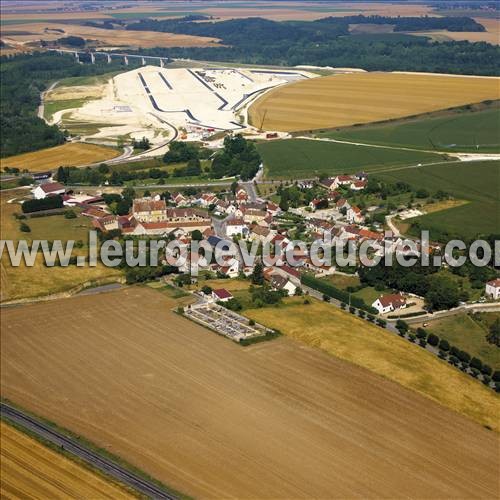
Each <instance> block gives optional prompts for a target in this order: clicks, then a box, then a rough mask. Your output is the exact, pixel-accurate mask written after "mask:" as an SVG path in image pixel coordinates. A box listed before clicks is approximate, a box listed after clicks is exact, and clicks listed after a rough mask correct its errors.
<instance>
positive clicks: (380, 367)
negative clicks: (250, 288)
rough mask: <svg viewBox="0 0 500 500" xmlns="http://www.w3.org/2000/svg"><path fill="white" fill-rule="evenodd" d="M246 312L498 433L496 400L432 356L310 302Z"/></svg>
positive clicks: (498, 405)
mask: <svg viewBox="0 0 500 500" xmlns="http://www.w3.org/2000/svg"><path fill="white" fill-rule="evenodd" d="M311 300H312V303H311V304H309V305H303V304H302V303H301V301H300V300H297V299H293V298H291V299H287V301H288V304H289V305H288V306H287V307H283V308H278V309H277V308H263V309H254V310H250V311H247V312H245V315H247V316H248V317H250V318H253V319H254V320H256V321H258V322H259V323H262V324H264V325H266V326H269V327H271V328H277V329H278V330H280V331H281V332H282V333H283V334H285V335H287V336H289V337H291V338H293V339H296V340H300V341H302V342H304V343H306V344H307V345H310V346H314V347H319V348H320V349H322V350H324V351H326V352H328V353H329V354H332V355H334V356H336V357H337V358H340V359H343V360H346V361H349V362H352V363H355V364H356V365H359V366H362V367H363V368H367V369H369V370H370V371H372V372H374V373H377V374H379V375H381V376H383V377H385V378H387V379H389V380H393V381H395V382H397V383H399V384H401V385H403V386H404V387H407V388H408V389H411V390H413V391H417V392H419V393H420V394H423V395H424V396H426V397H429V398H431V399H433V400H434V401H437V402H438V403H441V404H442V405H444V406H447V407H448V408H451V409H452V410H454V411H456V412H458V413H461V414H463V415H466V416H467V417H469V418H471V419H473V420H475V421H476V422H478V423H480V424H483V425H488V426H490V427H491V428H493V429H495V430H496V431H500V422H499V421H498V415H499V414H500V399H499V397H498V396H497V395H495V393H493V391H491V390H490V389H486V388H485V387H484V386H483V385H482V384H481V383H480V382H478V381H477V380H474V379H472V378H471V377H469V376H467V375H465V374H463V373H462V372H460V371H458V370H456V369H454V368H451V367H450V366H448V365H447V364H446V363H444V362H443V361H441V360H439V359H437V358H436V357H435V356H434V355H433V354H431V353H429V352H427V351H424V350H423V349H421V348H420V347H417V346H415V345H413V344H410V343H409V342H408V341H407V340H404V339H401V338H400V337H398V336H396V335H394V334H392V333H389V332H387V331H384V330H383V329H382V328H379V327H376V326H374V325H371V324H370V323H368V322H367V321H365V320H361V319H359V318H357V317H355V316H353V315H351V314H349V313H345V312H343V311H340V310H339V309H337V308H335V307H333V306H331V305H328V304H324V303H322V302H319V301H317V300H314V299H311Z"/></svg>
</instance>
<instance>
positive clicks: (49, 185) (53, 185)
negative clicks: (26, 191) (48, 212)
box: [32, 182, 66, 200]
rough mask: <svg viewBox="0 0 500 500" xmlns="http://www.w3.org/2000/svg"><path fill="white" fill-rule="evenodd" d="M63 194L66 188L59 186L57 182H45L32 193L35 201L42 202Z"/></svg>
mask: <svg viewBox="0 0 500 500" xmlns="http://www.w3.org/2000/svg"><path fill="white" fill-rule="evenodd" d="M65 192H66V188H65V187H64V186H63V185H62V184H59V182H46V183H45V184H40V185H39V186H37V187H36V188H35V189H33V191H32V193H33V196H34V197H35V199H36V200H43V199H44V198H47V196H57V195H58V194H64V193H65Z"/></svg>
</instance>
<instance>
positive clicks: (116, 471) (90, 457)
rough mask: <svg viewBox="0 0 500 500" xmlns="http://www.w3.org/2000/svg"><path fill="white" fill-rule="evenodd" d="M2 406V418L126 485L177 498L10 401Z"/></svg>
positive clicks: (150, 496) (161, 495)
mask: <svg viewBox="0 0 500 500" xmlns="http://www.w3.org/2000/svg"><path fill="white" fill-rule="evenodd" d="M0 409H1V414H2V417H5V418H7V419H8V420H10V421H12V422H14V423H15V424H18V425H19V426H21V427H23V428H24V429H26V430H28V431H30V432H32V433H34V434H36V435H37V436H39V437H40V438H43V439H45V440H47V441H50V442H51V443H52V444H54V445H56V446H59V447H60V448H61V449H64V450H65V451H66V452H68V453H71V454H72V455H75V456H77V457H78V458H79V459H81V460H83V461H84V462H86V463H87V464H89V465H92V466H93V467H95V468H96V469H99V470H100V471H102V472H104V473H105V474H107V475H109V476H112V477H113V478H115V479H117V480H119V481H121V482H122V483H124V484H126V485H127V486H130V487H132V488H134V489H135V490H137V491H138V492H140V493H142V494H143V495H146V496H147V497H149V498H155V499H156V498H159V499H167V500H174V499H176V498H177V497H175V496H174V495H172V494H171V493H168V492H166V491H164V490H163V489H161V488H160V487H158V486H156V485H155V484H153V483H151V482H150V481H147V480H145V479H143V478H141V477H139V476H137V475H136V474H134V473H132V472H129V471H128V470H127V469H125V468H123V467H122V466H121V465H119V464H117V463H116V462H114V461H112V460H110V459H108V458H104V457H102V456H101V455H99V454H98V453H96V452H95V451H94V450H92V449H90V448H88V447H86V446H84V445H82V444H81V443H80V442H78V440H76V439H73V438H70V437H68V436H65V435H64V434H62V433H60V432H58V431H56V430H54V429H53V428H52V427H49V426H48V425H46V424H44V423H43V422H41V421H40V420H38V419H36V418H34V417H32V416H30V415H27V414H26V413H24V412H22V411H20V410H18V409H17V408H14V407H12V406H10V405H8V404H7V403H1V406H0Z"/></svg>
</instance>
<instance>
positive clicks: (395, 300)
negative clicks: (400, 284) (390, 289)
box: [375, 293, 406, 309]
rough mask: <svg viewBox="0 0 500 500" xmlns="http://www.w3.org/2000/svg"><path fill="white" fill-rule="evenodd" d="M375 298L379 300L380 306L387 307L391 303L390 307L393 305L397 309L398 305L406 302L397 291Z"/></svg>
mask: <svg viewBox="0 0 500 500" xmlns="http://www.w3.org/2000/svg"><path fill="white" fill-rule="evenodd" d="M377 300H378V301H379V302H380V304H381V305H382V307H389V306H390V305H391V304H392V307H394V309H397V308H398V307H401V306H402V305H404V304H406V299H405V298H404V297H403V296H402V295H401V294H399V293H393V294H390V295H381V296H380V297H379V298H378V299H377ZM375 302H376V301H375Z"/></svg>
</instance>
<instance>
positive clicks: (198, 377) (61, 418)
mask: <svg viewBox="0 0 500 500" xmlns="http://www.w3.org/2000/svg"><path fill="white" fill-rule="evenodd" d="M175 306H176V302H175V301H173V300H170V299H168V298H167V297H165V295H164V294H161V293H158V292H157V291H154V290H151V289H149V288H148V287H130V288H127V289H124V290H121V291H118V292H110V293H105V294H101V295H99V296H97V295H96V296H80V297H74V298H71V299H65V300H60V301H51V302H47V303H44V304H35V305H30V306H22V307H16V308H9V309H6V310H4V311H3V314H2V317H1V321H2V323H1V326H2V328H1V341H2V352H1V356H2V358H1V361H2V371H1V377H2V378H1V388H2V389H1V390H2V396H4V397H6V398H8V399H10V400H11V401H13V402H16V403H18V404H20V405H22V406H24V407H26V408H27V409H29V410H31V411H33V412H35V413H37V414H39V415H41V416H44V417H46V418H48V419H51V420H55V421H56V422H57V423H59V424H60V425H62V426H64V427H66V428H68V429H70V430H72V431H73V432H76V433H77V434H79V435H82V436H85V437H86V438H88V439H90V440H91V441H93V442H94V443H95V444H96V445H100V446H102V447H104V448H106V449H108V450H109V451H111V452H113V453H115V454H117V455H119V456H121V457H122V458H123V459H125V460H126V461H127V462H129V463H131V464H132V465H135V466H138V467H139V468H141V469H143V470H144V471H145V472H147V473H149V474H150V475H152V476H153V477H156V478H157V479H159V480H161V481H163V482H164V483H166V484H168V485H170V486H171V487H173V488H175V489H177V490H180V491H183V492H184V493H186V494H189V495H192V496H193V497H199V498H222V497H224V498H243V497H245V498H330V497H331V495H332V491H334V492H335V495H336V497H338V498H359V497H363V498H381V497H389V496H393V497H394V496H397V497H400V498H404V497H406V498H409V497H411V498H426V499H430V498H472V497H483V498H487V497H489V498H495V497H497V496H498V493H499V491H498V481H497V471H498V466H499V457H498V453H497V452H498V442H497V435H496V434H495V433H493V432H492V431H488V430H486V429H484V428H483V427H481V426H479V425H477V424H476V423H475V422H472V421H471V420H469V419H467V418H464V417H463V416H461V415H458V414H456V413H454V412H451V411H449V410H447V409H446V408H444V407H442V406H441V405H438V404H436V403H435V402H434V401H431V400H430V399H428V398H424V397H422V396H420V395H419V394H417V393H415V392H412V391H408V390H406V389H405V388H403V387H401V386H400V385H398V384H395V383H393V382H392V381H390V380H387V379H385V378H383V377H380V376H378V375H376V374H373V373H371V372H369V371H368V370H364V369H362V368H360V367H358V366H356V365H354V364H352V363H348V362H345V361H343V360H340V359H338V358H336V357H334V356H330V355H328V354H326V353H324V352H322V351H321V350H319V349H315V348H312V347H309V346H306V345H304V344H301V343H298V342H295V341H294V340H292V339H288V338H286V337H281V338H279V339H276V340H273V341H271V342H265V343H261V344H256V345H254V346H250V347H245V348H244V347H241V346H238V345H236V344H235V343H233V342H231V341H230V340H228V339H225V338H222V337H220V336H218V335H216V334H214V333H213V332H210V331H208V330H206V329H204V328H202V327H201V326H199V325H197V324H195V323H193V322H191V321H189V320H187V319H185V318H183V317H181V316H179V315H177V314H175V313H173V312H172V311H171V308H173V307H175ZM269 311H270V312H271V313H273V312H275V310H274V309H270V310H269ZM62 403H63V404H62Z"/></svg>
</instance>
